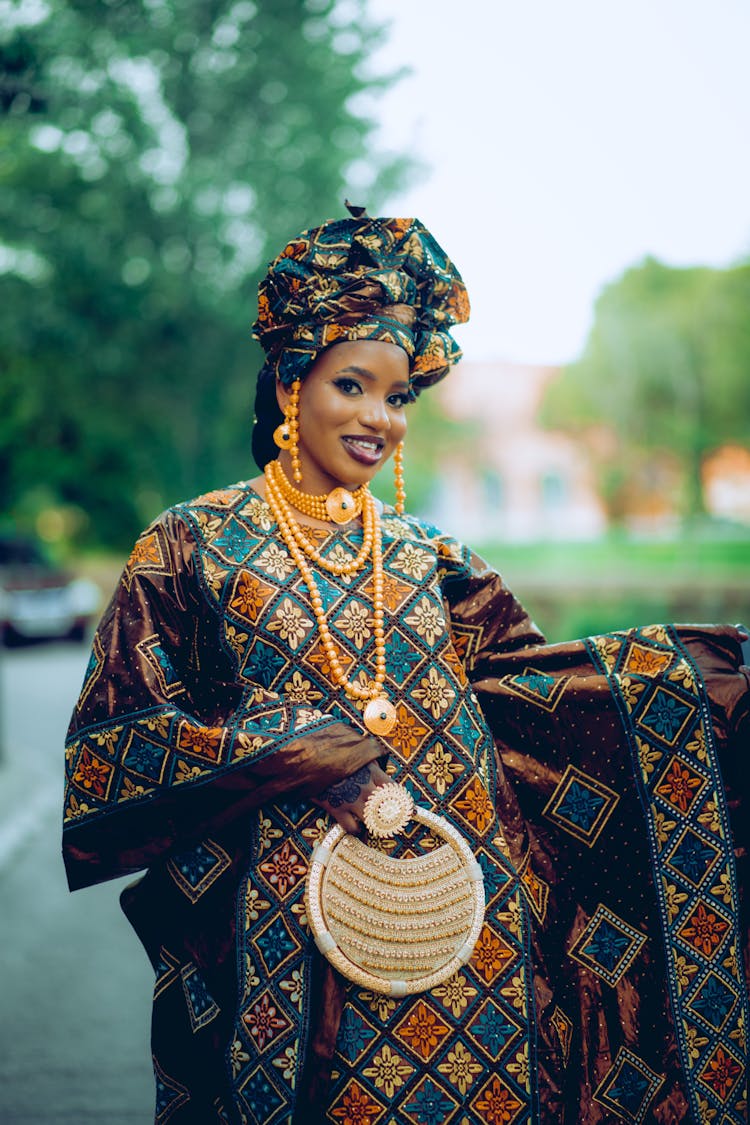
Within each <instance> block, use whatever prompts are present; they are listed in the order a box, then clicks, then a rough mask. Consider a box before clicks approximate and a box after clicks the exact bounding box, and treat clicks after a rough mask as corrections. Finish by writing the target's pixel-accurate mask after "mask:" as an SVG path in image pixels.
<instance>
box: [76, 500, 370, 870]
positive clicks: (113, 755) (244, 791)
mask: <svg viewBox="0 0 750 1125" xmlns="http://www.w3.org/2000/svg"><path fill="white" fill-rule="evenodd" d="M196 559H197V551H196V546H195V542H194V540H193V538H192V535H191V532H190V530H189V528H188V527H187V526H186V524H185V522H184V521H183V520H182V519H181V518H180V516H179V514H177V513H175V512H170V513H167V514H166V515H165V516H163V517H161V518H160V519H159V520H157V521H156V523H155V524H153V525H152V526H151V527H150V528H148V529H147V530H146V531H145V532H144V533H143V535H142V536H141V538H140V539H139V540H138V542H137V544H136V547H135V549H134V551H133V553H132V555H131V557H130V560H129V562H128V564H127V566H126V568H125V570H124V572H123V575H122V578H121V580H120V582H119V585H118V587H117V589H116V591H115V594H114V597H113V598H112V601H111V603H110V605H109V606H108V608H107V610H106V611H105V613H104V616H103V618H102V620H101V622H100V624H99V627H98V629H97V631H96V634H95V637H94V641H93V646H92V652H91V657H90V660H89V664H88V668H87V670H86V674H85V677H84V682H83V686H82V689H81V693H80V696H79V699H78V702H77V704H76V707H75V710H74V713H73V717H72V719H71V723H70V727H69V730H68V736H67V740H66V788H65V807H64V826H63V856H64V860H65V865H66V870H67V875H68V881H69V884H70V887H71V889H76V888H78V887H82V886H88V885H90V884H92V883H96V882H99V881H101V880H103V879H108V878H113V877H116V876H119V875H123V874H127V873H129V872H132V871H137V870H140V869H142V868H144V867H146V866H148V865H149V864H151V863H152V862H153V861H155V860H158V859H160V858H162V857H164V856H165V855H167V854H168V853H169V852H170V851H172V850H173V849H175V848H178V847H184V846H186V845H189V844H190V843H192V842H195V841H198V840H200V839H203V838H204V837H205V836H206V835H208V834H210V833H212V832H215V831H217V830H218V829H221V828H222V827H224V826H226V825H228V824H230V823H231V822H233V821H235V820H236V819H237V818H238V817H241V816H242V815H243V814H244V813H246V812H247V811H248V810H250V809H252V808H254V807H257V806H258V805H261V804H263V803H264V802H267V801H270V800H273V799H275V798H277V797H278V796H279V795H281V794H285V793H290V792H292V791H293V792H295V793H296V794H298V795H300V796H303V797H304V796H311V795H314V794H316V793H319V792H321V791H322V790H323V789H325V788H326V786H328V785H330V784H332V783H334V782H336V781H338V780H340V779H341V778H343V777H346V776H348V775H349V774H351V773H352V772H354V771H355V770H356V769H358V768H359V767H360V766H362V765H365V764H366V763H368V762H370V761H373V760H374V759H375V758H377V757H378V756H379V755H380V754H381V753H382V746H380V745H379V744H378V743H377V742H376V741H375V740H374V739H373V738H371V737H369V736H367V735H363V734H362V732H361V731H358V730H356V729H355V728H354V727H351V726H349V725H348V724H346V723H343V722H341V721H339V720H338V719H336V718H334V717H332V716H330V715H327V714H325V713H323V712H322V711H319V710H317V709H314V708H310V707H302V706H296V705H294V704H289V703H287V702H285V701H283V700H281V699H279V697H278V696H277V695H276V694H275V693H273V692H268V691H263V690H262V689H259V688H258V687H257V685H255V686H251V685H247V686H244V685H243V684H242V683H241V681H238V679H237V676H236V674H235V673H234V671H233V662H232V653H231V652H230V651H227V650H226V649H225V648H224V647H223V645H225V644H226V642H225V641H223V640H222V639H221V636H220V630H219V629H218V627H217V619H216V613H217V611H216V609H215V608H214V607H213V606H211V605H210V604H209V603H208V601H207V599H206V598H205V596H204V594H203V591H202V587H201V585H200V583H199V582H198V580H197V573H196V566H197V562H196Z"/></svg>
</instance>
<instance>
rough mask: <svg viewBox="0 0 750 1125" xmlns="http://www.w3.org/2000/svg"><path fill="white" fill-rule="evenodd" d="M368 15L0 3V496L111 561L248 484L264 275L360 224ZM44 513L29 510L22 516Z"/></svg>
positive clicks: (350, 10)
mask: <svg viewBox="0 0 750 1125" xmlns="http://www.w3.org/2000/svg"><path fill="white" fill-rule="evenodd" d="M365 9H366V0H274V2H273V3H265V4H263V3H255V2H253V0H105V2H102V0H0V28H1V29H2V30H0V373H1V375H2V384H1V386H0V489H1V490H2V495H3V497H4V501H5V508H6V511H9V512H11V513H12V514H14V515H15V516H16V517H17V518H20V519H22V520H23V519H27V518H31V517H32V516H33V515H34V514H35V510H36V509H37V508H38V506H39V504H40V503H42V502H44V503H49V502H50V498H52V499H53V500H54V501H55V502H58V503H60V504H63V505H68V506H71V507H72V508H73V509H75V508H78V509H80V510H81V511H83V512H85V513H87V515H88V517H89V522H88V531H87V536H88V540H89V541H90V542H97V541H98V542H100V543H103V544H106V545H116V546H118V547H123V546H125V545H126V544H127V543H129V542H130V541H131V540H132V538H133V535H134V534H135V533H136V532H137V531H138V529H139V528H140V527H141V526H142V525H143V523H144V521H146V520H147V519H149V518H151V517H152V516H153V515H154V514H155V513H156V512H157V511H158V510H159V509H160V507H162V506H163V505H164V504H166V503H171V502H173V501H174V500H176V499H180V498H183V497H185V496H188V495H191V494H194V493H196V492H198V491H201V490H202V489H204V488H206V487H209V486H214V485H216V484H217V483H219V482H222V481H225V480H226V479H232V478H236V477H237V476H240V475H246V476H249V475H252V472H253V471H254V468H253V463H252V460H251V457H250V453H249V434H250V424H251V402H252V376H253V373H254V371H255V370H257V368H258V366H259V362H260V352H259V349H258V348H257V346H256V345H255V344H253V343H252V342H251V341H250V324H251V323H252V321H253V319H254V316H255V287H256V284H257V280H258V276H259V274H260V273H261V272H262V270H263V268H264V266H265V262H266V261H267V260H268V258H269V257H270V256H271V255H272V254H273V253H275V252H276V251H277V250H278V248H279V247H280V246H282V245H283V243H284V241H285V240H286V239H287V238H288V237H289V236H290V235H291V234H293V233H295V232H296V231H297V230H299V229H301V228H303V227H304V226H307V225H310V224H311V223H313V222H317V221H320V220H321V219H323V218H326V217H329V216H333V215H340V214H341V213H342V210H343V199H344V196H345V195H347V194H348V195H350V197H352V198H354V199H355V201H357V202H362V201H367V202H368V203H369V204H370V206H371V207H376V206H377V201H378V199H379V198H380V197H382V195H383V194H384V193H386V192H390V191H392V190H394V189H395V187H396V186H397V185H398V183H399V182H400V180H401V179H402V178H403V177H404V176H405V175H406V174H407V173H408V171H409V170H410V164H409V162H408V161H406V160H404V159H402V158H400V157H394V156H392V155H390V156H389V155H388V154H383V153H378V152H376V151H374V150H373V146H372V141H371V136H372V133H373V130H374V121H373V120H372V119H371V117H370V116H369V114H370V110H371V105H372V99H373V98H374V97H376V96H377V94H378V92H379V91H380V90H381V89H383V88H384V87H385V86H386V85H388V84H389V83H390V82H392V81H394V80H395V78H397V76H395V75H389V76H380V77H377V76H372V74H370V72H369V71H368V67H367V62H368V59H369V56H370V55H371V53H372V52H373V50H374V49H375V48H376V47H377V46H378V45H379V43H380V42H381V40H382V36H383V29H382V28H380V27H376V26H374V25H373V24H372V22H371V21H369V20H368V18H367V16H366V10H365ZM40 497H43V498H44V499H43V501H42V500H40Z"/></svg>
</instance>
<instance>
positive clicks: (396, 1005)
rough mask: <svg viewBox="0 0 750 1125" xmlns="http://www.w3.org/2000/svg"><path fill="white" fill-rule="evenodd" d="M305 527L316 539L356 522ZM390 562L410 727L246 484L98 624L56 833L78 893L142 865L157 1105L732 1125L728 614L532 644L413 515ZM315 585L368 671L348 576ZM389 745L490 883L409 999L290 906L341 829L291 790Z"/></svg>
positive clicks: (473, 570) (389, 649) (315, 1114)
mask: <svg viewBox="0 0 750 1125" xmlns="http://www.w3.org/2000/svg"><path fill="white" fill-rule="evenodd" d="M313 534H315V535H317V537H318V540H319V546H320V549H321V550H322V551H323V553H324V555H326V556H327V557H329V558H331V559H337V558H341V559H344V558H346V557H350V556H351V555H352V554H354V553H356V551H357V549H358V547H359V546H360V545H361V541H362V540H361V530H338V531H335V532H331V533H330V534H329V533H326V532H323V531H320V532H315V533H313ZM383 560H384V575H385V606H386V654H387V681H386V690H387V692H388V694H389V696H390V698H391V699H392V700H393V701H394V702H395V703H396V706H397V716H398V719H397V723H396V726H395V728H394V729H393V731H392V732H391V733H390V735H389V736H388V737H387V738H385V739H383V740H381V741H380V743H379V744H377V743H376V742H375V740H373V739H369V738H365V737H363V736H364V735H366V731H365V728H364V725H363V723H362V717H361V709H360V707H359V706H358V705H357V704H356V703H353V702H352V701H350V700H349V699H348V698H347V697H346V696H345V695H344V693H343V692H342V691H340V690H338V689H335V688H334V687H333V685H332V681H331V679H330V669H329V667H328V658H327V656H326V654H325V651H324V649H323V646H322V645H321V641H320V635H319V632H318V630H317V626H316V623H315V617H314V614H313V612H312V609H311V605H310V599H309V594H308V590H307V589H306V587H305V584H304V582H303V580H302V578H301V576H300V574H299V572H298V571H297V569H296V566H295V564H294V562H293V561H292V559H291V558H290V555H289V553H288V551H287V549H286V547H285V545H284V543H283V540H282V539H281V537H280V535H279V533H278V529H277V527H276V525H275V523H274V520H273V516H272V514H271V512H270V509H269V507H268V505H267V504H266V503H265V502H264V500H262V499H261V497H260V496H259V495H258V494H257V493H256V492H255V491H254V490H253V488H252V487H251V486H250V485H249V484H246V483H242V484H239V485H235V486H232V487H231V488H228V489H225V490H222V491H217V492H213V493H210V494H208V495H206V496H203V497H200V498H198V499H197V500H195V501H193V502H191V503H188V504H184V505H180V506H178V507H176V508H174V509H172V510H171V511H170V512H168V513H166V514H165V515H164V516H163V517H161V518H160V519H158V520H157V521H156V522H155V523H154V524H153V525H152V526H151V527H150V528H149V529H148V530H147V531H146V532H145V533H144V534H143V535H142V536H141V538H140V539H139V541H138V543H137V545H136V547H135V550H134V551H133V554H132V556H131V558H130V560H129V562H128V565H127V567H126V569H125V572H124V574H123V577H122V579H121V582H120V585H119V587H118V590H117V592H116V594H115V597H114V599H113V601H112V603H111V605H110V607H109V609H108V610H107V612H106V613H105V615H104V618H103V620H102V622H101V624H100V626H99V629H98V630H97V634H96V636H95V639H94V644H93V651H92V656H91V661H90V664H89V668H88V670H87V673H86V677H85V681H84V685H83V688H82V691H81V696H80V699H79V702H78V705H77V708H76V711H75V713H74V716H73V720H72V723H71V727H70V732H69V738H68V748H67V779H68V785H67V792H66V809H65V818H66V821H65V824H66V827H65V855H66V863H67V867H68V874H69V879H70V883H71V886H72V887H78V886H83V885H86V884H89V883H92V882H96V881H98V880H101V879H106V878H110V877H113V876H116V875H121V874H123V873H127V872H129V871H139V870H142V869H144V868H147V873H146V874H145V876H143V877H142V878H141V880H140V881H139V882H138V883H136V884H134V885H133V886H132V887H131V888H129V889H128V890H127V891H126V892H125V894H124V895H123V906H124V909H125V911H126V913H127V914H128V916H129V918H130V919H131V921H132V922H133V924H134V926H135V927H136V929H137V931H138V933H139V934H140V936H141V938H142V940H143V942H144V945H145V946H146V949H147V951H148V953H149V956H150V958H151V960H152V963H153V965H154V969H155V974H156V980H155V990H154V1017H153V1032H152V1039H153V1050H154V1069H155V1075H156V1089H157V1097H156V1121H157V1122H158V1123H160V1125H161V1123H166V1122H168V1121H171V1122H173V1123H174V1125H179V1123H182V1122H185V1123H188V1122H192V1123H196V1125H197V1123H200V1125H208V1123H209V1122H211V1121H217V1122H219V1121H222V1122H232V1123H237V1122H243V1123H245V1122H247V1123H264V1125H266V1123H268V1125H270V1123H274V1125H275V1123H278V1125H282V1123H290V1122H292V1121H293V1120H295V1121H298V1122H305V1123H308V1122H313V1121H315V1120H321V1121H324V1120H327V1121H330V1122H334V1123H340V1125H389V1123H392V1125H442V1123H444V1122H453V1123H455V1125H485V1123H489V1125H500V1123H506V1125H511V1123H513V1125H515V1123H519V1125H520V1123H524V1122H532V1121H540V1122H544V1123H549V1125H551V1123H553V1122H555V1123H558V1122H567V1123H570V1125H572V1123H574V1122H576V1123H577V1122H586V1123H591V1125H593V1123H595V1122H596V1123H598V1122H615V1121H626V1122H633V1123H636V1125H640V1123H641V1122H651V1121H658V1122H664V1123H666V1122H671V1121H683V1120H684V1121H688V1120H693V1121H700V1122H709V1121H710V1122H716V1125H720V1123H721V1125H724V1123H726V1125H729V1123H730V1122H731V1123H739V1122H740V1121H744V1120H745V1119H746V1094H745V1089H746V1080H745V1079H746V1061H747V1060H746V1043H745V1038H744V1036H745V1026H746V1019H747V1007H748V1002H747V982H746V978H745V974H744V968H743V964H742V951H743V948H745V946H746V940H747V935H746V925H745V920H744V918H743V917H741V902H740V898H739V891H738V884H737V870H736V868H737V863H736V862H735V855H734V852H733V846H734V847H736V848H737V849H738V854H740V857H742V855H743V854H744V853H742V852H741V848H742V844H743V841H742V840H741V839H740V833H741V832H742V821H741V819H737V820H736V822H735V823H733V824H731V825H730V816H734V815H735V813H736V807H737V802H738V800H739V797H740V796H741V793H740V792H739V790H738V787H737V781H738V779H739V781H740V783H742V776H741V775H740V774H738V775H737V777H733V776H731V770H732V768H733V767H732V764H733V762H734V761H735V760H736V759H735V757H734V756H733V755H736V754H737V753H738V751H739V747H740V743H741V742H743V741H744V743H745V750H747V749H748V746H747V740H748V730H747V728H748V684H747V679H746V677H745V676H744V675H743V674H742V673H741V672H740V671H739V670H738V667H739V663H740V651H739V641H740V638H739V635H738V633H737V631H736V630H734V629H730V628H726V629H720V628H713V629H712V628H705V629H700V630H693V631H691V630H688V629H684V628H683V629H682V630H674V629H669V628H665V627H657V626H654V627H650V628H647V629H642V630H634V631H632V632H629V633H622V634H614V635H612V636H608V637H599V638H591V639H590V640H588V641H587V642H576V643H573V644H569V645H557V646H546V645H544V643H543V638H542V637H541V636H540V634H539V633H538V631H537V630H536V629H535V628H534V626H533V625H532V623H531V622H530V621H529V619H528V617H527V616H526V614H525V612H524V611H523V609H522V608H521V606H520V605H519V604H518V603H517V602H516V601H515V599H514V598H513V597H512V595H511V594H510V593H509V592H508V590H507V589H506V588H505V586H504V585H503V582H502V580H501V579H500V577H499V576H498V575H497V574H495V573H494V572H492V571H490V570H488V569H487V568H486V567H484V565H483V564H481V562H479V561H478V560H477V559H476V558H475V557H473V556H472V555H471V554H470V553H469V552H468V551H467V550H466V549H465V548H463V547H461V546H460V545H459V544H457V543H456V542H455V541H453V540H451V539H449V538H447V537H446V536H444V535H442V534H441V533H439V532H437V531H436V530H435V529H434V528H432V527H429V526H427V525H425V524H423V523H421V522H420V521H418V520H415V519H412V518H400V517H398V516H396V515H395V513H393V512H392V511H390V510H387V511H386V514H385V516H384V518H383ZM316 580H317V582H318V586H319V590H320V593H321V596H322V598H323V602H324V606H325V612H326V616H327V620H328V622H329V626H330V629H331V632H332V635H333V637H334V640H335V643H336V645H337V647H338V650H339V654H340V659H341V661H342V664H343V665H344V667H345V670H346V674H347V676H348V678H349V679H355V678H357V677H360V676H361V677H366V679H367V680H368V681H369V679H370V678H371V677H372V675H373V670H374V654H373V649H374V637H373V620H372V602H373V589H372V571H371V569H370V567H369V565H368V566H366V567H365V569H364V570H361V571H359V572H358V573H357V574H355V575H353V576H349V577H343V578H339V577H333V576H332V575H331V574H330V573H328V572H325V571H322V570H318V571H316ZM700 669H702V674H701V672H700ZM498 751H499V753H498ZM718 752H721V754H722V755H723V756H724V757H725V758H726V759H727V761H728V763H729V769H730V777H729V778H728V780H727V779H725V781H727V784H726V785H724V784H722V780H721V778H720V776H719V773H718V756H717V755H718ZM378 754H383V755H387V762H388V769H389V771H390V772H391V773H392V774H393V776H394V778H395V779H396V780H399V781H402V782H403V783H404V784H406V785H407V787H408V788H409V789H410V790H411V792H412V794H413V796H414V798H415V800H416V802H417V803H418V804H421V805H424V806H426V807H428V808H430V809H433V810H434V811H436V812H438V813H441V814H442V815H444V816H445V817H447V818H448V819H449V820H450V821H451V823H452V824H453V825H454V826H455V827H456V828H457V829H458V830H459V831H460V832H461V833H462V834H463V836H464V837H465V838H466V839H467V840H468V841H469V842H470V844H471V847H472V849H473V851H474V853H475V855H476V856H477V858H478V860H479V863H480V864H481V867H482V870H483V873H484V881H485V891H486V898H487V911H486V917H485V922H484V926H483V929H482V932H481V936H480V938H479V941H478V943H477V945H476V948H475V950H474V953H473V956H472V958H471V960H470V962H469V963H468V964H467V965H466V966H464V968H463V969H462V970H461V971H460V972H458V973H456V974H455V975H454V976H453V977H451V978H450V979H449V980H448V981H446V982H445V983H444V984H442V985H439V986H437V987H435V988H434V989H433V990H432V991H431V992H428V993H424V994H421V995H417V996H412V997H405V998H402V999H392V998H390V997H386V996H383V995H381V994H376V993H372V992H369V991H367V990H363V989H361V988H358V987H356V986H354V985H349V984H347V983H346V982H344V981H342V979H341V978H340V977H339V976H338V975H337V974H336V973H335V972H334V971H333V970H332V969H331V968H330V966H329V965H328V964H327V962H325V961H324V960H323V959H322V957H321V956H320V954H319V953H318V952H317V950H316V949H315V947H314V944H313V942H312V941H311V938H310V934H309V930H308V927H307V923H306V918H305V908H304V884H305V876H306V873H307V866H308V860H309V857H310V853H311V851H312V848H313V846H314V845H315V843H316V841H317V840H318V839H320V838H321V836H322V835H323V834H324V833H325V831H326V829H327V827H328V820H327V817H326V816H325V815H324V813H323V812H322V810H321V809H320V808H319V807H318V806H316V805H315V804H314V803H313V802H312V800H311V797H313V796H314V795H315V794H317V793H320V792H321V791H322V790H323V789H324V788H325V787H326V786H327V785H329V784H331V783H332V782H334V781H337V780H340V779H341V778H343V777H345V776H348V775H349V774H351V773H352V772H353V771H354V770H356V769H357V768H359V767H360V766H362V765H364V764H366V763H367V762H369V761H372V760H373V759H374V757H375V756H377V755H378ZM740 789H741V784H740ZM727 792H728V796H727ZM733 832H734V834H735V836H734V838H733V835H732V833H733ZM432 843H434V841H432V840H431V838H430V837H429V834H426V833H425V832H424V831H422V832H421V834H420V833H416V834H415V835H414V836H413V838H409V836H408V834H407V836H406V838H404V839H402V840H401V841H400V843H399V845H398V848H400V849H401V852H403V853H405V854H413V853H414V852H416V851H419V850H422V849H424V848H429V847H430V846H431V844H432ZM396 854H400V852H399V851H398V849H397V852H396Z"/></svg>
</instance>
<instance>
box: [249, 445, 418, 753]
mask: <svg viewBox="0 0 750 1125" xmlns="http://www.w3.org/2000/svg"><path fill="white" fill-rule="evenodd" d="M282 477H283V479H284V480H285V481H286V484H287V485H289V482H288V481H287V480H286V476H285V474H284V470H283V468H282V467H281V465H280V463H279V462H278V461H271V462H269V464H268V465H266V468H265V479H266V494H267V498H268V503H269V506H270V508H271V511H272V512H273V514H274V517H275V519H276V522H277V524H278V526H279V532H280V533H281V537H282V539H283V540H284V543H285V544H286V546H287V547H288V548H289V553H290V554H291V556H292V558H293V559H294V561H295V563H296V565H297V568H298V570H299V571H300V573H301V575H302V578H303V580H304V582H305V585H306V586H307V589H308V592H309V594H310V604H311V606H312V611H313V614H314V616H315V621H316V624H317V626H318V632H319V633H320V640H321V644H322V645H323V649H324V651H325V654H326V656H327V657H328V664H329V667H330V670H331V679H332V680H333V682H334V683H335V684H336V686H337V687H339V688H342V689H343V691H344V693H345V694H346V695H347V696H348V697H349V699H353V700H357V701H359V702H361V703H364V704H365V707H364V712H363V716H362V718H363V721H364V724H365V726H366V727H367V729H368V730H369V731H372V733H373V734H378V735H385V734H388V733H389V731H391V730H392V729H393V727H394V725H395V723H396V708H395V707H394V705H393V704H392V703H391V701H390V700H389V699H387V698H386V696H385V695H384V693H383V686H384V684H385V676H386V670H385V610H384V604H385V598H384V579H383V543H382V531H381V527H380V516H379V514H378V510H377V507H376V505H375V500H374V499H373V497H372V494H371V493H370V490H369V488H367V486H366V485H363V486H362V487H361V488H359V489H357V492H358V493H359V494H360V496H361V504H362V525H363V541H362V547H361V549H360V550H359V552H358V554H357V556H356V558H354V559H351V560H350V561H349V562H347V563H341V562H333V561H331V560H329V559H326V558H324V557H323V556H322V555H321V553H320V551H319V550H318V548H317V547H316V546H315V545H314V544H312V543H311V542H310V540H309V539H308V538H307V536H306V535H305V533H304V532H303V530H302V528H301V526H300V524H299V522H298V521H297V519H296V517H295V515H294V512H293V510H292V505H291V504H290V503H289V501H288V500H287V498H286V496H285V495H284V491H283V485H281V484H280V481H281V478H282ZM287 491H288V490H287ZM293 491H294V492H295V493H297V492H298V490H297V489H293ZM299 495H300V496H305V494H304V493H299ZM311 499H318V498H316V497H311ZM295 507H296V505H295ZM297 510H298V511H299V510H301V509H299V508H298V509H297ZM368 556H369V557H370V558H371V560H372V585H373V599H372V616H373V632H374V635H375V676H374V678H373V679H372V680H371V681H370V683H369V684H367V686H364V685H362V684H359V683H355V682H354V681H352V680H349V679H347V677H346V673H345V672H344V669H343V667H342V665H341V661H340V660H339V656H338V653H337V651H336V645H335V643H334V640H333V637H332V636H331V631H330V629H329V627H328V621H327V619H326V613H325V609H324V607H323V599H322V597H321V595H320V590H319V588H318V584H317V582H316V581H315V576H314V574H313V571H312V567H311V566H310V564H309V563H308V561H307V560H308V558H309V559H311V560H312V561H313V562H315V563H316V564H317V565H318V566H320V567H321V568H322V569H323V570H327V571H328V573H329V574H334V575H337V576H341V575H345V574H355V573H356V572H357V571H359V570H362V569H363V568H364V566H365V565H366V563H367V559H368Z"/></svg>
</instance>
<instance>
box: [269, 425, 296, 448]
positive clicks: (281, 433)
mask: <svg viewBox="0 0 750 1125" xmlns="http://www.w3.org/2000/svg"><path fill="white" fill-rule="evenodd" d="M273 440H274V441H275V442H276V444H277V445H278V447H279V449H288V448H289V446H290V445H291V444H292V432H291V430H290V429H289V425H288V423H287V422H282V423H281V425H280V426H277V427H276V429H275V430H274V431H273Z"/></svg>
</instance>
